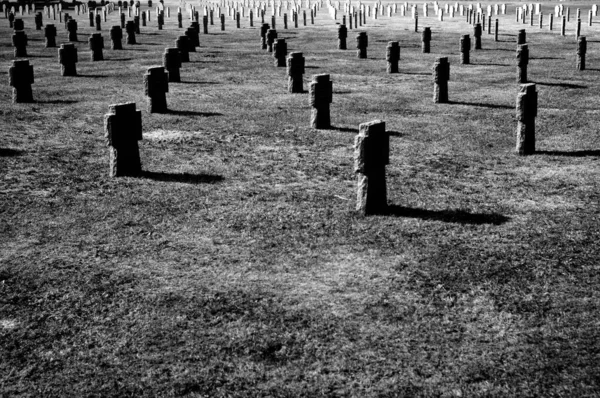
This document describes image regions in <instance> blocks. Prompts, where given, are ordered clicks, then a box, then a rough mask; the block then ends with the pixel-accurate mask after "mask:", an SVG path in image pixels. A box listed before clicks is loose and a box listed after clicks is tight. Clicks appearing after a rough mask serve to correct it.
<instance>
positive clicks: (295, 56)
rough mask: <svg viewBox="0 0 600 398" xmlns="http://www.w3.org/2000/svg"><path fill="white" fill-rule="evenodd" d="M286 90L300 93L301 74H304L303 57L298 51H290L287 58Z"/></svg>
mask: <svg viewBox="0 0 600 398" xmlns="http://www.w3.org/2000/svg"><path fill="white" fill-rule="evenodd" d="M286 63H287V75H288V91H289V92H290V93H302V92H304V87H303V84H302V76H303V75H304V57H303V56H302V53H300V52H294V53H291V54H290V55H289V56H288V58H287V60H286Z"/></svg>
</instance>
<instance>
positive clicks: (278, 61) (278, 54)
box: [273, 39, 287, 67]
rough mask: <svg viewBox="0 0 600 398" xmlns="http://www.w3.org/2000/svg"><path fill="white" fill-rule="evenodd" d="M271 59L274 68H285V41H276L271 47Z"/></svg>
mask: <svg viewBox="0 0 600 398" xmlns="http://www.w3.org/2000/svg"><path fill="white" fill-rule="evenodd" d="M273 57H274V58H275V66H278V67H279V66H286V57H287V43H286V42H285V39H277V41H276V42H275V44H274V45H273Z"/></svg>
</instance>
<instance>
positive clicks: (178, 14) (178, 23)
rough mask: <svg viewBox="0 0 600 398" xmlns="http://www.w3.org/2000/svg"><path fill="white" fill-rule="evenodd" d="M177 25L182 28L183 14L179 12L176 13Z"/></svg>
mask: <svg viewBox="0 0 600 398" xmlns="http://www.w3.org/2000/svg"><path fill="white" fill-rule="evenodd" d="M177 27H178V28H180V29H181V28H183V15H181V12H178V13H177Z"/></svg>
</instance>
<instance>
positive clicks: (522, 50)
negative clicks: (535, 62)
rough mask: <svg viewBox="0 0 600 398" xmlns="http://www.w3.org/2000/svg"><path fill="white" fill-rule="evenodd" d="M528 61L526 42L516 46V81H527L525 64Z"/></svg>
mask: <svg viewBox="0 0 600 398" xmlns="http://www.w3.org/2000/svg"><path fill="white" fill-rule="evenodd" d="M528 63H529V48H528V47H527V44H520V45H518V46H517V83H520V84H524V83H527V64H528Z"/></svg>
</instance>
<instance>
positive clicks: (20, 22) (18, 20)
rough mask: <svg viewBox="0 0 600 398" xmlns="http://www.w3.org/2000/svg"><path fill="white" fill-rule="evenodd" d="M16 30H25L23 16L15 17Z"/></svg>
mask: <svg viewBox="0 0 600 398" xmlns="http://www.w3.org/2000/svg"><path fill="white" fill-rule="evenodd" d="M13 29H14V30H25V23H24V22H23V20H22V19H21V18H15V22H14V24H13Z"/></svg>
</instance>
